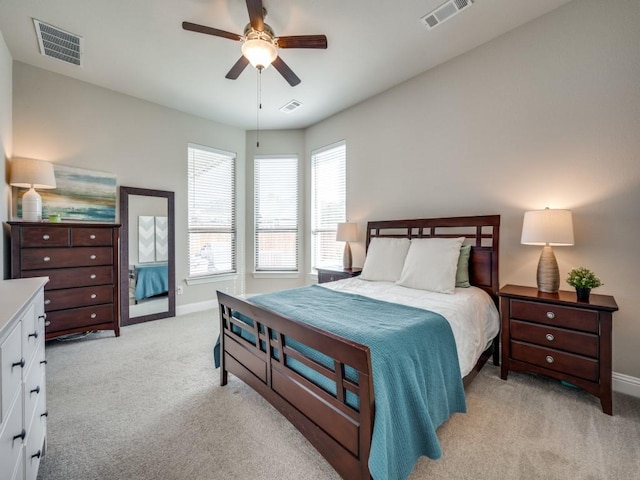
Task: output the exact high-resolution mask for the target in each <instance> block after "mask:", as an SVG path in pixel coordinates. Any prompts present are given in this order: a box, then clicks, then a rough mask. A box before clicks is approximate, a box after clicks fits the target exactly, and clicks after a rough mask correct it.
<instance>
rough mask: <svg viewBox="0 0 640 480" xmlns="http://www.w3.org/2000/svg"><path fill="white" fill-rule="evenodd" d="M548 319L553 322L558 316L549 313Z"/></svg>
mask: <svg viewBox="0 0 640 480" xmlns="http://www.w3.org/2000/svg"><path fill="white" fill-rule="evenodd" d="M547 318H548V319H549V320H553V319H554V318H556V314H555V313H553V312H547Z"/></svg>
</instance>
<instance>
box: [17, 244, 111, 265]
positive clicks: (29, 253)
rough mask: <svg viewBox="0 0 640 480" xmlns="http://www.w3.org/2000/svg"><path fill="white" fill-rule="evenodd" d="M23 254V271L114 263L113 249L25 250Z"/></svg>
mask: <svg viewBox="0 0 640 480" xmlns="http://www.w3.org/2000/svg"><path fill="white" fill-rule="evenodd" d="M21 253H22V269H23V270H36V269H38V270H41V269H44V268H66V267H86V266H89V265H111V264H112V263H113V248H111V247H80V248H25V249H24V250H22V252H21Z"/></svg>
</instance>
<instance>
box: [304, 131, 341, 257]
mask: <svg viewBox="0 0 640 480" xmlns="http://www.w3.org/2000/svg"><path fill="white" fill-rule="evenodd" d="M346 151H347V148H346V144H345V142H340V143H336V144H333V145H330V146H328V147H325V148H322V149H319V150H315V151H313V152H312V153H311V262H312V266H313V268H322V267H328V266H332V265H342V253H343V248H344V244H343V243H341V242H336V230H337V225H338V223H340V222H344V221H345V219H346V169H347V168H346V167H347V155H346Z"/></svg>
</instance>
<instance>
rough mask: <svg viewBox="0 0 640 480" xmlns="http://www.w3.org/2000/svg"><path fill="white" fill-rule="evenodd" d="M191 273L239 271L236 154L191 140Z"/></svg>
mask: <svg viewBox="0 0 640 480" xmlns="http://www.w3.org/2000/svg"><path fill="white" fill-rule="evenodd" d="M188 157H189V158H188V160H189V162H188V165H189V166H188V169H189V171H188V181H189V185H188V196H189V277H203V276H212V275H219V274H225V273H235V272H236V213H235V212H236V181H235V178H236V175H235V170H236V168H235V163H236V155H235V154H234V153H231V152H225V151H223V150H217V149H215V148H209V147H203V146H200V145H193V144H189V149H188Z"/></svg>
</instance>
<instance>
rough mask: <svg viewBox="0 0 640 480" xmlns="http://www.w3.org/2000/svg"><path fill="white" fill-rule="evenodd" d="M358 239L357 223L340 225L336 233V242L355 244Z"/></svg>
mask: <svg viewBox="0 0 640 480" xmlns="http://www.w3.org/2000/svg"><path fill="white" fill-rule="evenodd" d="M357 239H358V224H357V223H349V222H345V223H339V224H338V230H337V232H336V241H338V242H355V241H356V240H357Z"/></svg>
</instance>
